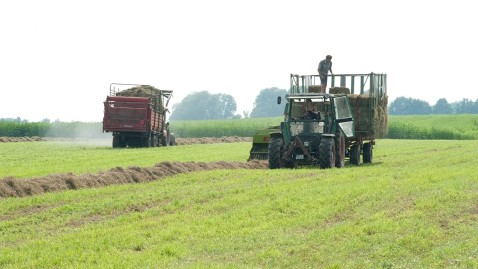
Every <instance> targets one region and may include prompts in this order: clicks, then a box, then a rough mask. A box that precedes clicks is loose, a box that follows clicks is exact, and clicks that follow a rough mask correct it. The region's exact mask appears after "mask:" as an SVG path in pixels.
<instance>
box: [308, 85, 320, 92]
mask: <svg viewBox="0 0 478 269" xmlns="http://www.w3.org/2000/svg"><path fill="white" fill-rule="evenodd" d="M321 89H322V88H321V86H320V85H310V86H309V89H308V90H309V92H315V93H321Z"/></svg>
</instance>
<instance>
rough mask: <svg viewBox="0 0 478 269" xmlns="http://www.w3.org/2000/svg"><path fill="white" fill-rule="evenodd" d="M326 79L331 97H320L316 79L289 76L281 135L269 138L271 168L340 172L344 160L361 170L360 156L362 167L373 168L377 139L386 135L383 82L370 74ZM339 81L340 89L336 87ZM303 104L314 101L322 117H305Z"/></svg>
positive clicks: (307, 76) (385, 99)
mask: <svg viewBox="0 0 478 269" xmlns="http://www.w3.org/2000/svg"><path fill="white" fill-rule="evenodd" d="M330 77H331V88H330V89H329V93H327V94H322V93H319V92H318V91H319V89H320V78H319V76H318V75H294V74H291V76H290V83H291V85H290V91H289V93H288V94H287V95H286V96H285V99H286V101H287V104H286V108H285V113H284V114H285V119H284V121H283V122H282V123H281V128H280V131H278V132H273V133H270V143H269V147H268V159H269V167H270V168H273V169H274V168H281V167H296V166H298V165H304V164H309V165H310V164H318V165H319V166H320V167H321V168H331V167H342V166H344V164H345V158H348V159H349V161H350V163H351V164H355V165H359V164H360V163H361V156H362V157H363V158H362V159H363V162H364V163H371V162H372V160H373V146H374V145H375V139H376V138H380V137H384V136H385V135H386V133H387V131H388V127H387V100H388V98H387V82H386V79H387V76H386V74H376V73H369V74H342V75H330ZM337 78H339V79H340V85H338V86H337V87H336V86H335V84H336V79H337ZM358 83H359V84H358ZM357 84H358V87H357V89H356V85H357ZM306 99H310V100H312V103H313V105H314V106H315V109H316V110H317V111H318V112H319V115H320V117H318V118H314V119H313V118H310V117H308V116H306V115H304V114H303V112H304V111H303V106H304V102H305V100H306ZM280 102H281V98H280V97H279V98H278V103H280Z"/></svg>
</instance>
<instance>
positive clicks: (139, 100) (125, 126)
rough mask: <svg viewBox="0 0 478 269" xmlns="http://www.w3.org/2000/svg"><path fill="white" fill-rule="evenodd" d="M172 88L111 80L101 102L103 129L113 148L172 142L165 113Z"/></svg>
mask: <svg viewBox="0 0 478 269" xmlns="http://www.w3.org/2000/svg"><path fill="white" fill-rule="evenodd" d="M171 96H172V91H169V90H159V89H156V88H155V87H153V86H150V85H140V84H124V83H112V84H111V85H110V94H109V96H107V97H106V101H104V116H103V132H111V133H112V134H113V148H124V147H156V146H168V145H175V138H174V134H172V133H171V132H170V130H169V123H168V122H167V121H166V113H167V112H168V111H169V110H168V109H167V106H168V103H169V100H170V98H171Z"/></svg>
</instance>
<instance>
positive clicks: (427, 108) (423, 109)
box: [388, 96, 478, 115]
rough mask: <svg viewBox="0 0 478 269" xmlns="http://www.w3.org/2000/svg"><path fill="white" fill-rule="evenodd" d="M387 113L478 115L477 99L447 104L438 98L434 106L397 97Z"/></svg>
mask: <svg viewBox="0 0 478 269" xmlns="http://www.w3.org/2000/svg"><path fill="white" fill-rule="evenodd" d="M388 113H389V114H391V115H428V114H478V99H477V100H476V101H472V100H470V99H467V98H463V99H462V100H461V101H458V102H454V103H449V102H448V101H447V100H446V99H445V98H440V99H438V101H437V102H436V103H435V105H430V104H429V103H428V102H426V101H423V100H419V99H414V98H410V97H403V96H402V97H398V98H397V99H395V100H394V101H393V102H391V103H390V105H389V107H388Z"/></svg>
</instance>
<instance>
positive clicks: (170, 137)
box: [169, 133, 176, 146]
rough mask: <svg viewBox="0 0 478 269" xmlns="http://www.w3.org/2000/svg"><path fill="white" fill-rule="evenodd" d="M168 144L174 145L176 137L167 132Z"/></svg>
mask: <svg viewBox="0 0 478 269" xmlns="http://www.w3.org/2000/svg"><path fill="white" fill-rule="evenodd" d="M169 145H170V146H175V145H176V137H175V136H174V134H172V133H170V134H169Z"/></svg>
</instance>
